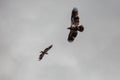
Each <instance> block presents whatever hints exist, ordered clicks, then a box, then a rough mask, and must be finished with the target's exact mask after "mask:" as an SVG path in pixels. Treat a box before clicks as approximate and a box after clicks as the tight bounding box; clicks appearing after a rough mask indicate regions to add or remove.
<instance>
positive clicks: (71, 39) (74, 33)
mask: <svg viewBox="0 0 120 80" xmlns="http://www.w3.org/2000/svg"><path fill="white" fill-rule="evenodd" d="M77 34H78V32H77V31H74V30H70V33H69V35H68V41H69V42H72V41H74V39H75V38H76V36H77Z"/></svg>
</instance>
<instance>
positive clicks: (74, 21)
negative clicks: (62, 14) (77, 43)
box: [67, 8, 84, 42]
mask: <svg viewBox="0 0 120 80" xmlns="http://www.w3.org/2000/svg"><path fill="white" fill-rule="evenodd" d="M67 29H69V30H70V32H69V35H68V41H69V42H72V41H74V39H75V38H76V36H77V34H78V31H79V32H83V31H84V26H83V25H80V21H79V15H78V9H77V8H73V10H72V14H71V26H70V27H68V28H67Z"/></svg>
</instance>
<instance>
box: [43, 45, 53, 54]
mask: <svg viewBox="0 0 120 80" xmlns="http://www.w3.org/2000/svg"><path fill="white" fill-rule="evenodd" d="M52 46H53V45H50V46H49V47H47V48H46V49H45V50H44V52H45V53H47V51H48V50H50V49H51V48H52Z"/></svg>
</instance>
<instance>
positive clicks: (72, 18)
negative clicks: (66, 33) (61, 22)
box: [71, 8, 78, 24]
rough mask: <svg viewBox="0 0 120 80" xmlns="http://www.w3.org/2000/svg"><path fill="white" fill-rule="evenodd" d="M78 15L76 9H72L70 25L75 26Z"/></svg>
mask: <svg viewBox="0 0 120 80" xmlns="http://www.w3.org/2000/svg"><path fill="white" fill-rule="evenodd" d="M77 15H78V9H77V8H73V10H72V14H71V24H75V17H76V16H77Z"/></svg>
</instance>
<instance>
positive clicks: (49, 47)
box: [39, 45, 53, 60]
mask: <svg viewBox="0 0 120 80" xmlns="http://www.w3.org/2000/svg"><path fill="white" fill-rule="evenodd" d="M52 47H53V45H50V46H48V47H47V48H45V49H44V51H41V52H40V53H41V54H40V55H39V60H41V59H42V58H43V57H44V55H45V54H48V53H47V52H48V51H49V50H50V49H51V48H52Z"/></svg>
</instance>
